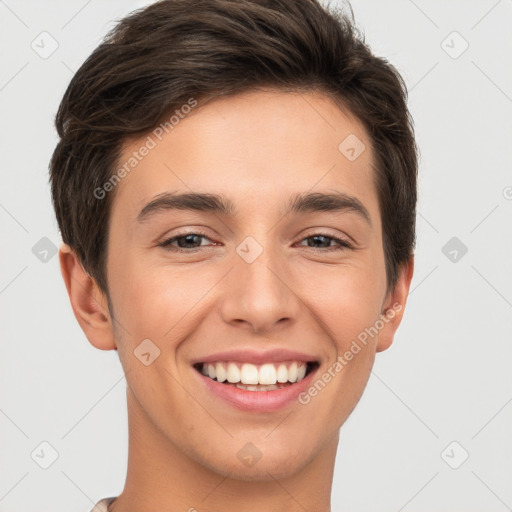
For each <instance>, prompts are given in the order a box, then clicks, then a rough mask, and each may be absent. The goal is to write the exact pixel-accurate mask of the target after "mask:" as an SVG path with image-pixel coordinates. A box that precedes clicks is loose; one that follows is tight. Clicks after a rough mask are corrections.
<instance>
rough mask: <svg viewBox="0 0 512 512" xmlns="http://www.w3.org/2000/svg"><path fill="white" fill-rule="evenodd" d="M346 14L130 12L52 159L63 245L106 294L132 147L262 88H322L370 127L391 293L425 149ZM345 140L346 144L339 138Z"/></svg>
mask: <svg viewBox="0 0 512 512" xmlns="http://www.w3.org/2000/svg"><path fill="white" fill-rule="evenodd" d="M352 20H353V15H352V19H351V18H350V17H348V16H347V15H346V14H345V13H344V12H342V11H340V10H339V9H332V8H331V7H328V8H327V7H323V6H322V5H320V4H319V3H318V2H317V1H316V0H160V1H157V2H156V3H154V4H151V5H149V6H148V7H145V8H143V9H139V10H137V11H134V12H133V13H131V14H130V15H128V16H127V17H125V18H124V19H122V20H121V21H120V22H119V23H118V24H117V25H116V26H115V27H114V29H112V30H111V31H110V32H109V33H108V34H107V35H106V37H105V39H104V40H103V42H102V43H101V44H100V45H99V46H98V47H97V48H96V50H94V52H93V53H92V54H91V55H90V56H89V58H88V59H87V60H86V61H85V62H84V63H83V65H82V66H81V67H80V69H79V70H78V71H77V73H76V74H75V75H74V77H73V79H72V80H71V82H70V84H69V86H68V88H67V90H66V92H65V94H64V97H63V99H62V102H61V104H60V106H59V110H58V112H57V115H56V120H55V124H56V127H57V131H58V134H59V137H60V141H59V142H58V144H57V146H56V148H55V151H54V153H53V157H52V159H51V162H50V182H51V190H52V199H53V205H54V208H55V212H56V216H57V221H58V224H59V227H60V231H61V234H62V238H63V241H64V242H65V243H67V244H68V245H70V246H71V247H72V248H73V249H74V250H75V251H76V253H77V255H78V257H79V259H80V261H81V263H82V265H83V267H84V269H85V270H86V271H87V272H88V273H89V274H90V275H91V276H92V277H94V278H95V280H96V282H97V283H98V286H99V287H100V289H101V290H102V291H104V292H106V293H107V296H108V286H107V284H108V283H107V276H106V268H105V267H106V251H107V240H108V227H109V218H110V210H111V205H112V199H113V195H114V194H113V193H109V194H107V195H106V197H105V198H103V199H101V198H98V197H97V195H96V194H95V193H94V191H95V190H96V189H97V188H98V187H102V186H103V184H105V182H107V181H108V180H109V178H110V177H111V176H112V174H113V173H114V171H115V169H116V166H117V165H118V160H119V157H120V154H121V151H122V147H123V144H124V143H125V142H126V141H127V140H129V139H131V138H136V137H137V136H141V135H144V134H145V133H147V132H148V131H149V130H151V129H152V128H154V127H155V126H157V125H158V124H159V123H160V122H161V121H162V119H164V118H165V117H166V116H169V115H170V113H172V112H173V111H174V110H175V109H177V108H179V107H180V106H181V105H183V104H185V103H187V101H188V100H189V99H190V98H191V97H192V98H195V99H196V100H201V99H204V100H208V99H211V98H214V97H216V96H219V95H231V94H236V93H239V92H244V91H248V90H251V89H257V88H261V87H265V88H272V89H277V90H285V91H298V92H300V91H310V90H315V91H320V92H323V93H325V94H327V95H328V96H329V97H331V98H332V99H333V100H335V101H336V102H337V103H338V104H339V105H340V107H341V108H344V109H348V111H350V112H351V113H352V114H354V115H355V116H356V117H357V118H358V119H359V120H360V121H361V122H362V124H363V125H364V127H365V129H366V130H367V132H368V134H369V137H370V140H371V143H372V147H373V151H374V155H375V164H376V168H375V180H376V185H377V190H378V199H379V207H380V213H381V217H382V228H383V233H382V235H383V246H384V247H383V249H384V255H385V263H386V275H387V283H388V289H390V288H392V287H394V285H395V284H396V280H397V277H398V269H399V267H400V265H401V264H403V263H404V262H406V261H407V260H408V259H409V257H410V256H411V255H412V254H413V249H414V245H415V219H416V199H417V192H416V181H417V148H416V143H415V140H414V132H413V122H412V119H411V117H410V114H409V112H408V109H407V105H406V100H407V89H406V87H405V83H404V81H403V79H402V77H401V76H400V74H399V73H398V71H397V70H396V69H395V68H394V67H393V66H392V65H390V64H389V63H388V62H387V61H386V60H385V59H383V58H379V57H377V56H375V55H373V54H372V53H371V51H370V49H369V47H368V46H367V45H366V43H365V41H364V36H361V35H360V33H359V31H358V29H357V28H356V27H355V25H354V24H353V21H352ZM340 142H341V141H340Z"/></svg>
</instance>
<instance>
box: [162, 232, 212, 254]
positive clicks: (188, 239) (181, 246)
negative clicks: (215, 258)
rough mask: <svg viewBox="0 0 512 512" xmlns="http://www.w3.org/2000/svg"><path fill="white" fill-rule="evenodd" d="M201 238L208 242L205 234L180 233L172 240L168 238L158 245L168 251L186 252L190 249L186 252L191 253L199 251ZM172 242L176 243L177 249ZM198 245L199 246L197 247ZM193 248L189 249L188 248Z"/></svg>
mask: <svg viewBox="0 0 512 512" xmlns="http://www.w3.org/2000/svg"><path fill="white" fill-rule="evenodd" d="M201 238H206V239H208V240H210V239H209V238H208V237H207V236H206V234H205V233H200V232H197V233H195V232H194V233H180V234H178V235H176V236H173V237H172V238H169V239H167V240H165V241H163V242H162V243H161V244H158V245H159V246H160V247H164V248H165V249H167V250H169V251H182V250H184V251H186V250H187V249H192V250H189V251H187V252H192V251H193V250H194V249H199V248H200V247H201V246H202V245H201V240H200V239H201ZM174 242H178V247H176V246H173V245H172V244H174ZM198 243H199V245H197V244H198ZM191 245H192V246H193V247H190V246H191Z"/></svg>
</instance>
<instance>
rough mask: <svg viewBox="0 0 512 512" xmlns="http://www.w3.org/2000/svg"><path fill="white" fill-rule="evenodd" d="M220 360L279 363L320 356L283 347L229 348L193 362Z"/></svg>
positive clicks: (311, 360)
mask: <svg viewBox="0 0 512 512" xmlns="http://www.w3.org/2000/svg"><path fill="white" fill-rule="evenodd" d="M219 361H233V362H239V363H252V364H264V363H278V362H284V361H304V362H318V358H317V357H315V356H313V355H311V354H305V353H304V352H297V351H295V350H288V349H283V348H276V349H273V350H266V351H264V352H261V351H256V350H251V349H249V348H246V349H238V350H228V351H226V352H217V353H216V354H211V355H209V356H204V357H201V358H197V359H195V360H194V361H193V362H192V364H193V365H194V364H197V363H216V362H219Z"/></svg>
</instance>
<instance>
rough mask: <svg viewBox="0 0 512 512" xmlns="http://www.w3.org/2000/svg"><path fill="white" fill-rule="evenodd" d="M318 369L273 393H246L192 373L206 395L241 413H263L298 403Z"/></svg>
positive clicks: (197, 372)
mask: <svg viewBox="0 0 512 512" xmlns="http://www.w3.org/2000/svg"><path fill="white" fill-rule="evenodd" d="M288 356H289V354H288V355H287V356H286V357H288ZM216 357H217V356H216ZM217 360H218V359H217ZM232 360H233V359H232ZM301 360H302V359H301ZM212 361H213V360H212ZM245 361H247V359H245ZM267 361H268V359H267ZM318 369H319V366H315V367H313V369H312V370H311V371H310V372H309V373H308V374H307V375H306V376H305V377H304V378H303V379H302V380H301V381H300V382H295V383H293V384H291V385H289V386H286V387H284V388H281V389H275V390H273V391H248V390H246V389H239V388H237V387H236V386H231V385H227V384H222V383H221V382H217V381H216V380H213V379H210V378H209V377H206V376H205V375H203V374H202V373H200V372H199V371H197V369H193V371H194V373H195V374H196V375H197V377H198V378H199V379H200V382H201V385H202V386H204V387H205V389H206V391H207V393H208V394H210V395H212V396H213V397H215V398H217V399H219V400H222V401H223V402H224V403H226V404H228V405H230V406H231V407H235V408H237V409H239V410H241V411H247V412H258V413H264V412H273V411H277V410H279V409H283V408H285V407H286V406H288V405H290V404H292V403H293V402H298V397H299V395H300V394H301V393H303V392H304V391H305V390H306V389H307V388H308V387H309V386H310V385H311V382H312V380H313V378H314V376H315V375H316V373H317V371H318Z"/></svg>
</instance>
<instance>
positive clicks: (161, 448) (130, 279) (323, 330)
mask: <svg viewBox="0 0 512 512" xmlns="http://www.w3.org/2000/svg"><path fill="white" fill-rule="evenodd" d="M349 134H355V135H356V136H357V137H358V138H359V139H360V140H361V141H362V142H363V143H364V144H365V145H366V150H365V151H364V152H363V153H362V154H361V155H360V156H359V157H358V158H357V159H356V160H354V161H349V160H348V159H347V158H346V157H345V156H344V155H343V154H342V153H341V152H340V151H339V150H338V146H339V144H340V142H341V141H343V140H344V139H345V137H347V136H348V135H349ZM143 140H144V138H141V139H140V140H138V141H131V142H130V143H129V144H127V145H126V147H125V151H124V154H123V156H122V158H121V159H120V161H121V162H124V161H125V160H126V158H128V157H129V155H130V154H131V153H132V152H133V151H135V150H137V149H138V148H140V146H141V141H143ZM372 165H373V154H372V149H371V144H370V139H369V137H368V135H367V133H366V132H365V130H364V128H363V127H362V125H361V124H360V123H359V122H358V120H357V119H355V118H354V117H351V116H347V114H345V113H343V112H342V111H341V110H340V109H339V108H338V107H336V105H335V104H334V103H333V102H332V100H331V99H329V98H327V97H326V96H324V95H322V94H321V93H319V92H311V93H308V94H296V93H290V92H282V91H270V90H266V91H265V90H259V91H252V92H249V93H243V94H239V95H236V96H230V97H225V98H221V99H216V100H214V101H212V102H210V103H208V104H206V105H205V106H203V107H198V108H196V109H194V110H193V111H192V112H191V113H190V114H189V115H187V116H186V117H185V118H184V119H183V120H181V121H180V122H179V124H178V125H176V126H175V128H174V129H173V130H172V131H170V133H169V134H166V135H165V136H164V137H163V139H162V141H161V142H159V143H158V145H157V146H156V147H155V148H154V149H152V150H151V151H150V152H149V154H148V155H147V156H146V157H144V159H143V160H142V161H141V162H140V163H139V164H138V166H137V167H136V170H134V171H132V172H131V173H130V174H129V175H127V176H126V177H125V178H124V179H123V180H122V181H121V183H120V184H118V185H117V187H116V191H115V194H116V195H115V199H114V202H113V208H112V213H111V220H110V236H109V241H108V257H107V276H108V283H109V292H110V298H111V306H112V308H113V312H114V315H115V318H112V316H111V315H110V313H109V311H108V307H107V306H108V303H107V298H106V296H105V295H104V294H103V293H101V291H100V290H99V288H98V287H97V285H96V282H95V281H94V279H93V278H91V277H89V276H88V275H87V274H86V273H85V272H84V270H83V268H82V266H81V264H80V263H79V261H78V259H77V257H76V255H75V253H74V252H73V250H72V249H71V248H69V247H68V246H66V245H63V246H62V248H61V250H60V262H61V270H62V274H63V277H64V280H65V283H66V287H67V290H68V293H69V297H70V301H71V304H72V307H73V311H74V313H75V316H76V318H77V320H78V322H79V323H80V325H81V327H82V329H83V331H84V333H85V335H86V336H87V338H88V340H89V342H90V343H91V344H92V345H93V346H95V347H97V348H99V349H102V350H113V349H116V350H118V354H119V357H120V360H121V363H122V366H123V368H124V371H125V375H126V381H127V401H128V417H129V439H130V441H129V462H128V474H127V479H126V484H125V488H124V490H123V492H122V494H121V495H120V496H119V497H118V498H117V499H116V500H115V501H114V503H113V504H112V505H111V507H110V510H113V511H115V512H132V511H133V512H134V511H139V512H140V511H142V510H144V511H148V512H150V511H156V510H165V511H168V512H172V511H185V510H189V509H191V508H192V507H193V508H195V509H196V510H199V511H221V510H222V511H235V510H236V511H237V512H245V511H254V510H269V511H270V510H272V511H283V512H284V511H287V512H290V511H299V510H300V511H303V510H315V511H319V512H324V511H328V510H330V493H331V485H332V476H333V469H334V462H335V456H336V449H337V445H338V437H339V430H340V427H341V426H342V425H343V423H344V422H345V420H346V419H347V417H348V416H349V415H350V413H351V412H352V410H353V409H354V407H355V406H356V404H357V402H358V400H359V398H360V397H361V395H362V393H363V390H364V388H365V386H366V383H367V380H368V377H369V374H370V371H371V368H372V365H373V361H374V357H375V354H376V352H379V351H382V350H385V349H387V348H388V347H389V346H390V345H391V343H392V341H393V337H394V334H395V331H396V329H397V328H398V326H399V324H400V322H401V319H402V315H403V312H404V308H405V302H406V298H407V294H408V291H409V286H410V282H411V278H412V273H413V259H412V258H411V260H410V261H409V262H408V263H407V264H405V265H403V266H402V267H401V269H400V272H399V279H398V282H397V284H396V286H395V287H394V289H392V290H391V291H388V290H387V286H386V273H385V262H384V253H383V245H382V233H381V230H382V227H381V219H380V215H379V207H378V198H377V194H376V189H375V186H374V169H373V168H372ZM172 191H176V192H191V191H194V192H210V193H218V194H224V195H226V196H228V197H229V198H230V199H231V200H232V201H233V202H234V203H235V205H236V207H237V209H238V213H237V215H236V216H233V217H230V216H225V215H222V214H217V213H216V214H212V213H204V212H191V211H184V210H174V211H162V212H160V213H158V214H157V215H155V216H153V217H151V218H149V219H148V220H147V221H145V222H143V223H140V222H138V221H137V215H138V213H139V212H140V210H141V209H142V208H143V206H144V205H145V204H146V203H147V202H148V201H150V200H151V199H152V198H154V196H157V195H158V194H161V193H163V192H172ZM332 191H340V192H345V193H347V194H350V195H351V196H355V197H356V198H358V199H359V201H360V202H361V203H362V204H363V205H364V206H365V207H366V209H367V210H368V212H369V214H370V217H371V225H370V224H369V223H368V222H366V221H365V220H364V219H363V218H362V217H361V216H359V215H357V214H356V213H355V212H351V211H344V212H341V213H340V212H338V213H333V212H311V213H305V214H304V213H303V214H293V215H283V209H284V207H285V206H286V204H287V201H288V200H289V197H290V196H291V195H292V194H295V193H304V192H326V193H329V192H332ZM262 205H263V207H262ZM199 228H201V230H202V231H204V232H205V233H206V235H207V238H199V239H198V240H196V241H195V243H194V245H192V248H190V249H187V248H186V247H190V239H189V240H188V243H189V245H188V246H187V245H183V239H182V252H173V251H169V250H168V249H166V248H164V247H160V246H158V244H159V243H161V242H163V241H165V240H166V239H169V238H171V237H172V236H176V235H178V234H181V233H182V232H183V231H185V233H194V232H196V231H197V229H199ZM324 232H327V234H328V236H341V237H345V238H346V239H348V240H350V241H352V243H353V247H352V248H343V247H340V250H332V249H334V248H337V247H338V245H337V243H336V242H335V241H334V240H332V239H327V241H326V242H324V243H322V241H320V242H318V241H317V242H316V244H315V243H314V242H315V239H311V238H310V237H312V236H314V235H315V234H317V233H324ZM247 236H251V237H253V238H254V239H255V240H257V242H258V243H259V244H260V246H261V247H262V248H263V252H262V254H261V255H260V256H259V257H258V258H257V259H256V260H255V261H254V262H253V263H250V264H249V263H247V262H246V261H245V260H244V259H242V258H241V257H240V256H239V255H238V253H237V252H236V248H237V246H238V245H239V244H240V243H241V242H242V241H243V240H244V239H245V238H246V237H247ZM347 237H350V238H347ZM308 240H309V244H310V246H308ZM199 244H201V246H200V248H199V250H197V249H193V248H194V247H198V246H199ZM173 246H174V247H175V248H179V245H178V242H175V243H174V244H173ZM183 247H185V248H183ZM315 247H316V248H315ZM186 251H189V252H188V253H187V252H186ZM193 251H195V252H193ZM393 304H399V305H400V306H401V309H400V311H398V312H397V313H396V314H395V315H394V318H393V319H392V320H390V321H389V322H387V323H385V325H384V327H383V328H382V329H381V330H380V331H379V334H378V335H376V336H374V337H373V338H370V339H369V341H368V343H367V345H366V346H364V347H363V348H362V350H361V351H360V352H359V353H358V354H357V355H355V356H354V358H353V359H352V360H351V361H350V362H349V363H348V364H347V365H346V366H345V367H344V368H343V370H342V371H341V372H339V373H338V374H337V375H336V377H335V378H333V379H332V380H331V381H330V382H329V384H328V385H326V386H325V388H324V389H323V390H322V391H321V392H320V393H318V395H317V396H316V397H315V398H314V399H312V400H311V402H310V403H309V404H307V405H302V404H300V403H298V402H294V403H293V404H291V405H289V406H287V407H285V408H284V409H282V410H278V411H276V412H272V413H265V414H262V413H248V412H243V411H240V410H237V409H234V408H233V407H231V406H229V405H226V404H224V403H222V402H219V401H218V400H216V399H214V398H212V396H211V395H207V394H206V393H205V392H204V391H203V390H202V388H201V387H200V386H199V385H198V380H197V376H196V375H195V374H194V372H196V370H194V369H193V368H192V366H191V361H192V360H193V359H194V358H197V357H200V356H204V355H209V354H212V353H215V352H217V351H221V350H222V351H223V350H230V349H234V348H237V347H242V346H243V347H250V348H252V349H254V350H259V351H263V350H265V349H270V348H276V347H277V348H280V347H286V348H290V349H292V350H299V351H303V352H306V353H309V354H314V355H315V356H316V358H317V359H318V361H319V362H320V368H319V370H318V375H321V374H322V373H324V372H325V371H327V369H328V368H329V367H331V366H332V365H333V363H334V362H335V360H336V357H337V356H338V355H339V354H343V353H344V352H345V351H346V350H348V348H349V347H350V345H351V343H352V341H353V340H354V339H356V337H357V336H358V334H360V333H361V332H362V331H364V329H365V328H367V327H369V326H372V325H374V324H375V322H376V320H378V319H379V318H380V315H381V313H382V312H383V311H385V310H386V309H387V308H391V307H392V306H393ZM144 339H150V340H152V342H153V343H154V344H155V345H157V346H158V347H159V349H160V351H161V353H160V356H159V357H158V358H157V359H155V360H154V361H153V363H152V364H151V365H149V366H145V365H143V364H141V362H140V360H139V359H138V358H137V357H135V356H134V353H133V351H134V350H135V349H136V347H137V346H138V345H139V344H140V343H141V341H142V340H144ZM248 442H251V443H253V444H254V445H255V446H256V447H257V449H258V450H259V451H260V452H261V454H262V457H261V459H260V460H259V461H258V462H257V463H256V464H254V465H253V466H251V467H246V466H245V465H244V464H242V463H241V461H240V460H239V458H238V457H237V453H238V451H239V450H240V449H241V448H242V447H243V446H244V445H245V444H246V443H248Z"/></svg>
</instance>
